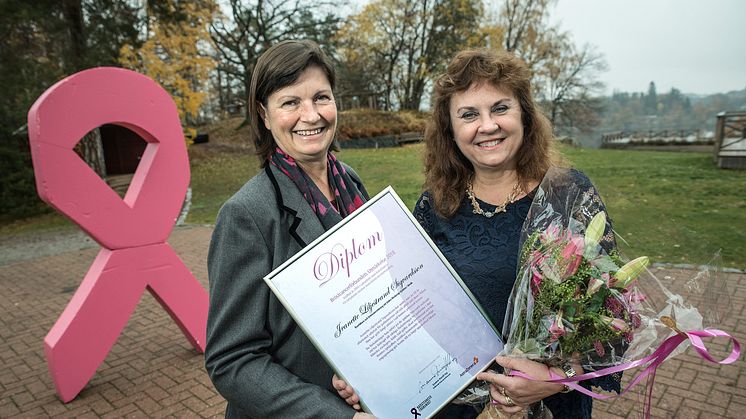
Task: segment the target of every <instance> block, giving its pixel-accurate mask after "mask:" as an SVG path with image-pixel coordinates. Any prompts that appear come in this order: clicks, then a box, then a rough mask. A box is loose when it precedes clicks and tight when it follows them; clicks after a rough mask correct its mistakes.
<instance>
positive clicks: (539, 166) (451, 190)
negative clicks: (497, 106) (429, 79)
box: [423, 49, 561, 218]
mask: <svg viewBox="0 0 746 419" xmlns="http://www.w3.org/2000/svg"><path fill="white" fill-rule="evenodd" d="M530 79H531V73H530V71H529V69H528V67H527V66H526V64H525V63H524V62H523V61H521V60H520V59H518V58H517V57H516V56H515V55H513V54H512V53H509V52H506V51H497V52H496V51H490V50H486V49H476V50H466V51H462V52H459V53H458V54H456V56H455V57H454V58H453V60H451V62H450V63H449V64H448V68H447V69H446V72H445V74H443V75H441V76H440V77H439V78H438V79H437V80H436V81H435V89H434V92H433V103H434V107H433V117H432V120H431V121H430V123H429V124H428V127H427V129H426V130H425V156H424V160H425V162H424V163H425V184H424V186H423V188H424V190H426V191H428V192H429V193H430V195H431V197H432V202H431V203H432V204H433V207H434V208H435V210H436V211H437V212H438V214H440V215H441V216H443V217H446V218H450V217H451V216H453V214H455V213H456V211H457V210H458V207H459V205H460V204H461V201H462V200H463V199H464V196H465V194H466V185H467V182H468V181H469V179H471V177H472V176H473V175H474V167H473V165H472V163H471V162H470V161H469V160H468V159H467V158H466V157H465V156H464V155H463V154H462V153H461V151H460V150H459V148H458V146H457V145H456V141H454V138H453V126H452V125H451V115H450V103H451V97H452V96H453V95H454V94H455V93H460V92H464V91H466V90H468V89H469V88H470V87H471V86H473V85H476V84H479V83H482V82H488V83H491V84H492V85H494V86H495V87H498V88H501V89H506V90H508V91H510V92H511V93H512V94H513V95H515V97H516V98H517V99H518V101H519V103H520V106H521V120H522V123H523V144H522V145H521V148H520V149H519V150H518V154H517V155H516V158H517V162H516V167H517V171H518V179H519V182H521V184H522V186H523V187H524V189H526V185H527V183H528V182H530V181H541V179H542V178H543V177H544V174H545V173H546V172H547V170H549V168H550V167H552V166H553V165H555V164H559V162H560V161H561V158H560V157H559V155H558V154H557V151H556V150H555V147H554V141H553V140H554V134H553V133H552V127H551V124H550V123H549V120H548V119H547V118H546V117H545V116H544V114H543V113H542V112H541V110H540V109H539V108H538V106H537V105H536V103H535V102H534V99H533V97H532V95H531V80H530Z"/></svg>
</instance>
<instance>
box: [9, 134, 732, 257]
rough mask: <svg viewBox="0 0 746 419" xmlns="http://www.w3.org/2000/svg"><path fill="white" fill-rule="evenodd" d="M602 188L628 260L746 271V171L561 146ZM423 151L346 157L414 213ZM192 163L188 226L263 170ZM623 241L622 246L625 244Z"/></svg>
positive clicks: (19, 228) (220, 158)
mask: <svg viewBox="0 0 746 419" xmlns="http://www.w3.org/2000/svg"><path fill="white" fill-rule="evenodd" d="M563 152H564V154H565V155H566V156H567V157H568V160H569V161H570V162H571V163H572V164H573V165H574V166H575V167H577V168H578V169H580V170H582V171H584V172H585V173H586V174H587V175H588V176H589V177H590V178H591V179H592V180H593V182H594V184H595V185H596V186H597V188H598V190H599V191H600V193H601V195H602V197H603V198H604V201H605V202H606V205H607V207H608V211H609V215H610V216H611V218H612V219H613V221H614V227H615V229H616V230H617V232H618V233H619V234H620V235H621V236H622V237H623V239H624V241H626V242H627V243H628V245H629V246H626V245H622V248H623V250H624V252H625V254H627V256H630V257H636V256H639V255H648V256H650V257H651V259H652V260H653V261H654V262H670V263H689V264H705V263H709V262H710V259H711V258H712V256H713V255H714V254H715V252H716V251H718V250H719V249H722V258H723V264H724V265H725V266H727V267H736V268H742V269H743V268H746V256H745V255H746V171H734V170H721V169H718V168H717V167H715V165H714V164H713V162H712V159H711V156H710V154H707V153H676V152H655V151H624V150H594V149H579V148H570V147H565V148H563ZM421 153H422V145H415V146H408V147H401V148H381V149H347V150H343V151H342V152H340V153H339V156H340V158H341V159H342V160H343V161H345V162H346V163H348V164H350V165H351V166H353V167H354V168H355V170H356V171H357V172H358V173H359V174H360V176H361V177H362V178H363V181H364V182H365V184H366V187H367V188H368V191H369V192H370V194H371V195H375V194H376V193H378V192H379V191H381V190H382V189H383V188H385V187H386V186H388V185H392V186H393V187H394V189H396V191H397V193H398V194H399V195H400V196H401V197H402V199H403V200H404V202H405V203H407V205H408V206H409V207H410V208H412V207H413V206H414V203H415V201H416V200H417V197H418V196H419V194H420V186H421V185H422V180H423V175H422V163H421ZM208 157H209V158H206V157H202V158H198V159H193V161H192V172H191V176H192V181H191V187H192V206H191V210H190V213H189V216H188V218H187V222H188V223H198V224H211V223H213V222H214V220H215V215H216V214H217V211H218V209H219V208H220V205H221V204H222V203H223V202H224V201H225V200H226V199H227V198H228V197H230V196H231V195H232V194H233V193H234V192H235V191H236V190H238V188H240V187H241V185H243V183H244V182H246V180H248V179H249V178H250V177H252V176H253V175H254V174H255V173H256V172H257V171H258V170H259V165H258V163H257V161H256V158H255V157H254V156H253V155H252V154H249V153H248V152H240V153H225V152H217V153H211V154H210V155H209V156H208ZM66 226H67V227H69V226H70V223H69V222H67V221H65V219H63V218H62V217H60V216H56V215H53V214H51V215H45V216H42V217H37V218H35V219H31V220H24V221H19V222H15V223H13V224H8V225H3V226H0V238H3V237H7V236H9V235H14V234H20V233H23V232H24V231H35V230H45V229H54V228H64V227H66ZM620 242H621V240H620Z"/></svg>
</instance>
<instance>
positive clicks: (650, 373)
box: [510, 329, 741, 418]
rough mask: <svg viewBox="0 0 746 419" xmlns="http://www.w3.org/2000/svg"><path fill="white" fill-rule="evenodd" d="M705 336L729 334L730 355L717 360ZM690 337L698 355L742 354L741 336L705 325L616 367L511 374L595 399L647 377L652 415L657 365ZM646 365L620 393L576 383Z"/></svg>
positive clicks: (647, 408) (732, 357)
mask: <svg viewBox="0 0 746 419" xmlns="http://www.w3.org/2000/svg"><path fill="white" fill-rule="evenodd" d="M703 337H727V338H728V339H730V340H731V341H732V342H733V349H732V350H731V353H730V355H729V356H728V357H727V358H725V359H723V360H722V361H717V360H715V359H714V358H713V357H712V356H711V355H710V353H709V352H708V351H707V348H706V347H705V344H704V342H702V338H703ZM687 339H688V340H689V341H690V342H691V344H692V346H693V347H694V349H695V350H696V351H697V352H698V353H699V355H700V356H701V357H702V358H704V359H706V360H707V361H709V362H712V363H714V364H721V365H726V364H732V363H733V362H735V361H736V360H737V359H738V357H739V356H741V344H740V343H738V340H736V339H735V338H734V337H733V336H731V335H729V334H728V333H726V332H723V331H722V330H718V329H704V330H693V331H689V332H681V333H677V334H676V335H674V336H671V337H669V338H668V339H666V340H665V341H663V343H661V345H660V346H658V349H656V350H655V352H653V353H652V354H650V355H648V356H646V357H644V358H641V359H638V360H636V361H632V362H626V363H623V364H619V365H615V366H613V367H609V368H604V369H602V370H598V371H592V372H588V373H585V374H580V375H576V376H574V377H560V376H558V375H556V374H553V373H551V372H550V376H551V379H549V380H539V379H536V378H533V377H531V376H529V375H527V374H525V373H523V372H521V371H515V370H514V371H511V372H510V375H511V376H516V377H521V378H525V379H528V380H532V381H545V382H551V383H562V384H565V385H567V386H568V387H570V388H572V389H574V390H577V391H579V392H581V393H583V394H585V395H587V396H590V397H593V398H594V399H601V400H607V399H612V398H614V397H619V396H622V395H624V394H626V393H627V392H628V391H629V390H630V389H631V388H632V387H634V386H636V385H637V384H638V383H639V382H640V381H642V380H643V379H644V378H648V382H647V384H646V385H647V388H646V398H645V405H644V407H645V409H644V414H645V417H646V418H650V405H651V400H652V396H653V383H654V382H655V373H656V371H657V369H658V366H659V365H660V364H661V363H663V361H665V360H666V358H668V356H669V355H670V354H671V352H673V351H674V349H676V348H677V347H678V346H679V345H680V344H681V343H682V342H684V341H685V340H687ZM648 364H649V365H648ZM644 365H647V367H646V368H645V369H644V370H643V371H642V372H640V373H639V374H638V375H637V376H636V377H635V378H633V379H632V381H630V382H629V384H627V386H626V387H625V388H624V390H622V392H621V393H619V394H618V395H607V394H599V393H595V392H593V391H591V390H588V389H586V388H585V387H582V386H581V385H579V384H578V383H577V382H578V381H582V380H587V379H591V378H597V377H602V376H605V375H609V374H613V373H615V372H621V371H625V370H628V369H632V368H637V367H641V366H644Z"/></svg>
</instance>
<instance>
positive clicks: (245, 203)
mask: <svg viewBox="0 0 746 419" xmlns="http://www.w3.org/2000/svg"><path fill="white" fill-rule="evenodd" d="M345 168H346V169H347V170H348V172H349V174H350V176H351V177H352V178H353V180H354V181H355V183H356V184H357V185H358V189H359V190H360V191H361V192H362V193H363V194H364V195H365V197H366V198H367V197H368V196H367V192H366V191H365V188H364V187H363V186H362V183H361V182H360V179H359V177H358V176H357V174H356V173H355V172H354V171H353V170H352V169H350V168H349V167H347V166H345ZM340 220H341V217H340ZM323 233H324V228H323V226H322V225H321V222H320V221H319V219H318V218H317V216H316V214H314V213H313V211H312V210H311V207H310V206H309V204H308V203H307V202H306V200H305V199H304V198H303V196H302V194H301V193H300V191H299V190H298V188H297V187H296V186H295V184H294V183H293V182H292V181H291V180H290V178H288V177H287V176H286V175H284V174H283V173H282V172H280V171H279V170H278V169H277V168H276V167H274V166H272V165H268V166H267V167H266V168H265V169H264V170H262V171H261V172H260V173H259V174H257V175H256V176H255V177H254V178H252V179H251V180H249V181H248V182H247V183H246V184H245V185H244V186H243V187H242V188H241V189H240V190H239V191H238V192H237V193H236V194H235V195H234V196H233V197H231V198H230V199H229V200H228V201H227V202H226V203H225V204H224V205H223V207H222V208H221V209H220V212H219V214H218V218H217V222H216V225H215V230H214V232H213V236H212V241H211V242H210V251H209V254H208V261H207V265H208V273H209V281H210V309H209V314H208V319H207V344H206V349H205V366H206V368H207V372H208V374H209V375H210V378H211V379H212V382H213V383H214V384H215V387H216V388H217V390H218V391H219V392H220V394H222V395H223V397H225V398H226V400H228V407H227V410H226V417H231V418H232V417H249V418H271V417H284V418H289V417H292V418H304V417H305V418H343V417H352V416H353V415H354V413H355V412H354V410H353V409H352V408H350V407H349V406H348V405H347V404H346V403H345V401H344V400H343V399H342V398H340V397H339V396H338V395H337V393H336V391H335V390H334V389H333V388H332V386H331V378H332V374H333V371H332V369H331V368H330V367H329V365H328V364H327V363H326V362H325V361H324V359H323V358H322V357H321V355H320V354H319V352H318V351H317V350H316V348H315V347H314V346H313V344H311V342H310V341H309V339H308V338H307V337H306V335H305V334H304V333H303V332H302V331H301V329H300V328H299V327H298V326H297V325H296V323H295V322H294V321H293V319H292V317H291V316H290V314H288V312H287V311H286V310H285V308H284V307H283V306H282V304H281V303H280V302H279V301H278V300H277V298H276V297H275V296H274V294H273V293H272V292H271V291H270V289H269V287H267V285H266V284H265V283H264V280H263V278H264V276H265V275H267V274H268V273H270V272H271V271H272V270H273V269H275V268H276V267H278V266H279V265H281V264H282V263H283V262H285V261H286V260H288V259H289V258H290V257H292V256H293V255H294V254H296V253H297V252H298V251H300V250H301V249H302V248H303V247H304V246H305V245H307V244H308V243H311V242H312V241H313V240H314V239H316V238H317V237H319V236H320V235H321V234H323Z"/></svg>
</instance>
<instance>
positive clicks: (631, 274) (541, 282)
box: [506, 212, 648, 367]
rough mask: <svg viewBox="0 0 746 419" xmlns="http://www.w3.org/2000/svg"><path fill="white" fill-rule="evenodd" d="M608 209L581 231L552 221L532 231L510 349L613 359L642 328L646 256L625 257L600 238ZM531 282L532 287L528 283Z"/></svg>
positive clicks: (543, 356)
mask: <svg viewBox="0 0 746 419" xmlns="http://www.w3.org/2000/svg"><path fill="white" fill-rule="evenodd" d="M605 228H606V215H605V213H604V212H598V213H596V215H595V216H594V217H593V218H592V219H591V221H590V223H589V224H588V226H587V227H586V229H585V232H584V234H581V233H579V232H576V231H573V230H572V229H568V228H566V227H564V226H560V225H557V224H556V223H552V224H551V225H550V226H549V228H547V229H546V230H543V231H534V232H533V233H531V234H530V235H529V236H528V238H527V240H526V241H525V242H524V245H523V248H522V252H521V262H520V271H519V276H518V278H519V282H520V283H519V284H518V285H521V286H516V287H515V288H514V294H513V297H512V300H513V301H512V304H510V306H511V307H512V310H511V312H510V315H511V319H509V321H511V324H510V328H509V329H508V330H509V333H508V335H507V342H506V353H508V354H520V356H523V357H527V358H531V359H537V360H540V361H542V362H544V363H547V364H549V365H555V366H560V365H561V364H563V363H565V362H567V361H568V360H570V359H571V358H572V359H573V360H575V361H576V362H577V361H580V363H581V364H583V365H587V366H594V367H596V366H607V365H615V364H617V363H619V362H620V361H621V360H623V358H624V353H625V350H626V349H627V347H628V345H629V344H630V343H632V342H633V340H634V338H635V333H636V332H637V331H638V330H640V329H641V328H642V327H643V317H642V316H643V315H644V314H643V313H644V310H643V307H642V303H643V302H644V301H645V299H646V297H645V295H644V294H643V293H642V292H641V291H640V290H639V288H638V287H636V286H635V285H636V280H637V277H638V276H639V275H640V273H641V272H643V271H644V269H645V267H646V266H647V265H648V258H647V257H644V256H643V257H640V258H637V259H635V260H633V261H630V262H627V263H626V264H625V263H623V262H622V259H621V257H620V256H619V255H618V254H617V253H616V251H614V250H611V251H610V252H609V254H607V253H606V252H605V251H603V248H602V247H601V245H600V240H601V237H602V236H603V235H604V231H605ZM525 285H528V286H525Z"/></svg>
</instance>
